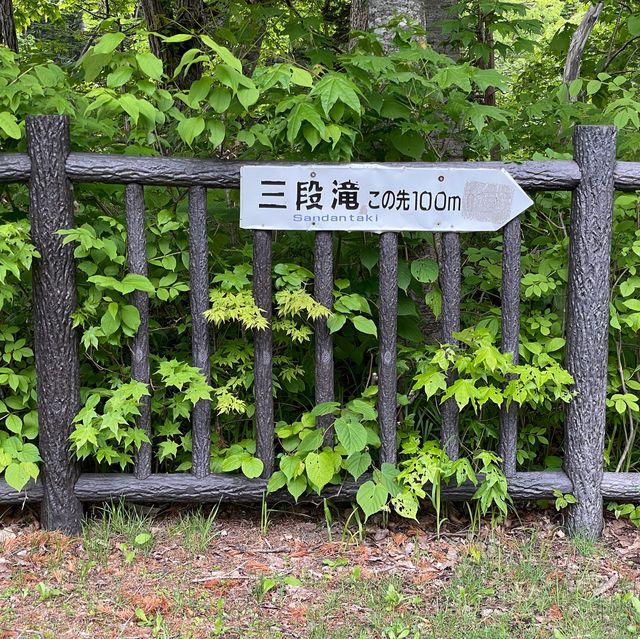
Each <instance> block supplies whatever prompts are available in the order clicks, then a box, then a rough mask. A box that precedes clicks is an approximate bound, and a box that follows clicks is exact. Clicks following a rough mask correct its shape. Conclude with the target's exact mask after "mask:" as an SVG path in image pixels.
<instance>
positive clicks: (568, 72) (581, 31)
mask: <svg viewBox="0 0 640 639" xmlns="http://www.w3.org/2000/svg"><path fill="white" fill-rule="evenodd" d="M602 7H603V4H602V0H600V1H599V2H598V3H597V4H591V5H589V8H588V9H587V12H586V13H585V14H584V17H583V18H582V22H581V23H580V24H579V25H578V28H577V29H576V30H575V32H574V34H573V37H572V38H571V44H570V45H569V51H568V52H567V59H566V61H565V65H564V72H563V74H562V81H563V82H564V83H565V84H566V85H567V86H569V85H570V84H571V83H572V82H573V81H574V80H575V79H576V78H577V77H578V76H579V75H580V64H581V62H582V53H583V52H584V48H585V46H586V44H587V40H588V39H589V35H590V34H591V31H592V30H593V27H594V26H595V24H596V22H597V21H598V18H599V17H600V14H601V13H602ZM576 97H577V96H576ZM575 99H576V98H575V97H574V98H570V100H571V101H572V102H573V101H574V100H575Z"/></svg>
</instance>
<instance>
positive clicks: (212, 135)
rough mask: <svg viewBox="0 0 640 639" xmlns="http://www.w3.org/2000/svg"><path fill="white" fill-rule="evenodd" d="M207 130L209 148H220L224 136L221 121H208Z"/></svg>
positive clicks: (223, 127)
mask: <svg viewBox="0 0 640 639" xmlns="http://www.w3.org/2000/svg"><path fill="white" fill-rule="evenodd" d="M207 130H208V131H209V142H211V146H213V147H217V146H220V145H221V144H222V142H223V140H224V136H225V132H226V131H225V126H224V122H223V121H222V120H209V121H208V122H207Z"/></svg>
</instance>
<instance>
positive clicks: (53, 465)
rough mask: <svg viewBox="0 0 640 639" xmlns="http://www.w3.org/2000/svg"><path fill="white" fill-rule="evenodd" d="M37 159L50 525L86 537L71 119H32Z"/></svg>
mask: <svg viewBox="0 0 640 639" xmlns="http://www.w3.org/2000/svg"><path fill="white" fill-rule="evenodd" d="M26 132H27V150H28V153H29V156H30V158H31V180H30V182H29V197H30V204H29V218H30V221H31V238H32V241H33V244H34V246H35V247H36V249H37V250H38V252H39V253H40V257H39V258H38V259H36V260H34V262H33V328H34V342H35V364H36V388H37V393H38V421H39V424H40V430H39V448H40V454H41V456H42V459H43V469H42V474H43V480H44V482H43V483H44V499H43V501H42V526H43V527H44V528H46V529H48V530H53V529H57V530H62V531H64V532H66V533H68V534H74V535H75V534H78V533H80V532H81V529H82V526H81V520H82V505H81V504H80V502H79V501H78V500H77V499H76V497H75V495H74V493H73V488H74V484H75V482H76V479H77V477H78V469H77V467H76V465H75V463H74V462H73V461H72V459H71V453H70V452H69V435H70V433H71V430H72V428H73V418H74V417H75V415H76V413H77V412H78V410H79V409H80V376H79V362H78V336H77V334H76V331H75V330H74V328H73V320H72V319H71V314H72V313H73V312H74V311H75V310H76V306H77V304H76V302H77V299H76V273H75V264H74V260H73V249H74V246H73V243H69V244H67V245H66V246H63V244H62V240H63V238H62V237H61V236H60V235H56V231H58V230H60V229H70V228H73V190H72V187H71V182H69V180H68V179H67V176H66V174H65V168H64V167H65V161H66V157H67V154H68V153H69V147H70V142H69V118H68V116H27V119H26Z"/></svg>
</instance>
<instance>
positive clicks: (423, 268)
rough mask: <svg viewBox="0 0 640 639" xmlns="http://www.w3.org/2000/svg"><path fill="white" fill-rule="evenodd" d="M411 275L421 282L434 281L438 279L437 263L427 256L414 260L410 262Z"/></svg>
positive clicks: (428, 282)
mask: <svg viewBox="0 0 640 639" xmlns="http://www.w3.org/2000/svg"><path fill="white" fill-rule="evenodd" d="M411 275H413V277H414V278H415V279H416V280H418V282H422V283H423V284H430V283H431V282H435V281H436V280H437V279H438V263H437V262H436V261H435V260H432V259H429V258H425V259H424V260H414V261H413V262H411Z"/></svg>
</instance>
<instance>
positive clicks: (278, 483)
mask: <svg viewBox="0 0 640 639" xmlns="http://www.w3.org/2000/svg"><path fill="white" fill-rule="evenodd" d="M286 484H287V476H286V475H285V474H284V473H283V472H282V471H281V470H277V471H276V472H275V473H273V475H271V477H269V482H268V483H267V492H268V493H275V492H276V491H277V490H280V489H281V488H282V487H283V486H285V485H286Z"/></svg>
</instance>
